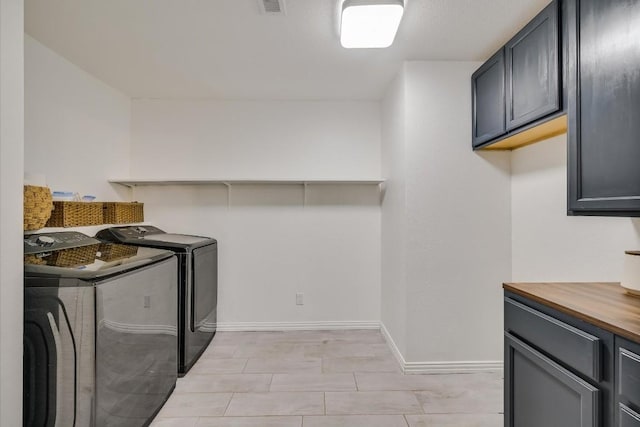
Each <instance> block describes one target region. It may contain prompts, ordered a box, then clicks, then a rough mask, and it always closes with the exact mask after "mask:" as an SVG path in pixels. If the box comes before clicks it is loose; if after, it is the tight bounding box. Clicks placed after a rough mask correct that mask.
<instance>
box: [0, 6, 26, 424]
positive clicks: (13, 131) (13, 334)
mask: <svg viewBox="0 0 640 427" xmlns="http://www.w3.org/2000/svg"><path fill="white" fill-rule="evenodd" d="M23 27H24V12H23V2H22V0H0V425H3V426H20V425H22V316H23V314H22V313H23V286H22V242H21V240H22V176H23V170H22V166H23V160H22V158H23V147H24V53H23V52H24V51H23V34H24V28H23Z"/></svg>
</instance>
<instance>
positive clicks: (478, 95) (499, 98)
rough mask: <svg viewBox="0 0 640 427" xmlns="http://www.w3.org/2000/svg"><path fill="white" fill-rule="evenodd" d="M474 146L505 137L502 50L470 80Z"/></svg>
mask: <svg viewBox="0 0 640 427" xmlns="http://www.w3.org/2000/svg"><path fill="white" fill-rule="evenodd" d="M471 86H472V87H471V92H472V97H473V117H472V126H473V129H472V132H473V134H472V135H473V138H472V140H473V141H472V142H473V146H474V147H477V146H478V145H481V144H482V143H484V142H486V141H489V140H491V139H493V138H496V137H498V136H500V135H502V134H504V133H505V122H504V121H505V99H504V50H502V49H501V50H500V51H499V52H498V53H496V54H495V55H494V56H492V57H491V58H490V59H489V60H488V61H487V62H485V63H484V64H483V65H482V66H481V67H480V68H479V69H478V70H477V71H476V72H475V73H473V76H472V77H471Z"/></svg>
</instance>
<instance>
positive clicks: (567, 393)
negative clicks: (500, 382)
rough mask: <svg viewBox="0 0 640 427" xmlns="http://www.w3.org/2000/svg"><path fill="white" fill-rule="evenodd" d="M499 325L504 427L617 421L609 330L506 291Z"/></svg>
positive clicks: (604, 426) (587, 426) (574, 426)
mask: <svg viewBox="0 0 640 427" xmlns="http://www.w3.org/2000/svg"><path fill="white" fill-rule="evenodd" d="M504 329H505V331H504V351H505V357H504V425H505V427H613V426H615V425H616V422H617V419H618V416H617V412H618V409H617V408H616V406H615V405H616V403H617V402H616V398H615V396H616V392H615V390H614V388H615V385H614V382H615V377H616V375H615V370H614V359H615V355H614V353H615V350H616V348H615V336H614V334H612V333H611V332H608V331H605V330H603V329H600V328H598V327H596V326H594V325H591V324H589V323H586V322H584V321H582V320H579V319H577V318H574V317H572V316H569V315H567V314H564V313H560V312H558V311H556V310H555V309H553V308H550V307H547V306H545V305H543V304H541V303H540V302H536V301H530V300H528V299H526V298H524V297H521V296H517V295H514V294H510V293H508V292H507V293H505V299H504ZM629 387H635V385H634V384H629ZM622 403H625V404H627V403H629V402H628V401H626V400H625V401H623V402H622ZM627 406H628V407H629V408H630V409H632V410H634V411H635V410H636V409H637V408H635V407H634V406H633V405H627ZM625 426H626V425H625ZM637 427H640V426H637Z"/></svg>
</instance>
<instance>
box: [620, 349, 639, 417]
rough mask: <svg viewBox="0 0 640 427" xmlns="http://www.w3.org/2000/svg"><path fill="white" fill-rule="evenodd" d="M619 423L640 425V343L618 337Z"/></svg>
mask: <svg viewBox="0 0 640 427" xmlns="http://www.w3.org/2000/svg"><path fill="white" fill-rule="evenodd" d="M616 402H617V404H618V412H617V414H616V417H617V425H618V426H620V427H640V344H637V343H633V342H631V341H628V340H625V339H623V338H619V337H616Z"/></svg>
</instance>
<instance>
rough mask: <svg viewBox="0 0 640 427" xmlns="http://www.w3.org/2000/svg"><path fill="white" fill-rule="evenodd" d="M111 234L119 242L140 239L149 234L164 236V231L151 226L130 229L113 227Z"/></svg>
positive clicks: (138, 226) (136, 226) (133, 226)
mask: <svg viewBox="0 0 640 427" xmlns="http://www.w3.org/2000/svg"><path fill="white" fill-rule="evenodd" d="M111 230H112V232H113V233H114V234H115V235H116V236H118V238H119V239H120V240H129V239H141V238H143V237H144V236H147V235H151V234H164V231H162V230H160V229H159V228H158V227H154V226H152V225H132V226H130V227H114V228H112V229H111Z"/></svg>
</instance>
